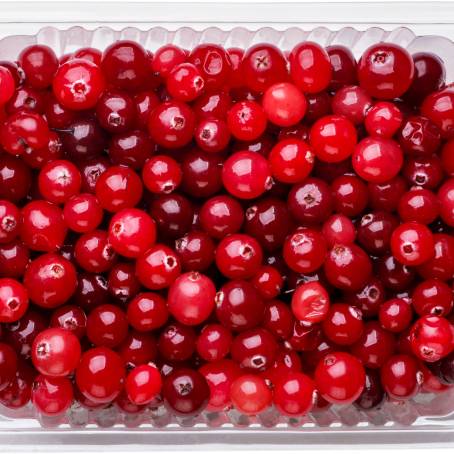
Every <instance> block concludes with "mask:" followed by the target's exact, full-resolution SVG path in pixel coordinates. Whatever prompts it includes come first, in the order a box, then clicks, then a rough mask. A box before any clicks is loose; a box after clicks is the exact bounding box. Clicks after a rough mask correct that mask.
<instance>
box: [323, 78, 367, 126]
mask: <svg viewBox="0 0 454 454" xmlns="http://www.w3.org/2000/svg"><path fill="white" fill-rule="evenodd" d="M331 105H332V109H333V112H334V113H335V114H336V115H343V116H344V117H346V118H348V119H349V120H350V121H351V122H352V123H354V124H355V125H360V124H363V123H364V120H365V117H366V114H367V112H368V110H369V109H370V108H371V107H372V98H371V96H370V95H369V93H367V92H366V90H364V89H363V88H361V87H358V86H357V85H349V86H347V87H343V88H341V89H339V90H338V91H337V92H336V94H335V95H334V96H333V100H332V103H331Z"/></svg>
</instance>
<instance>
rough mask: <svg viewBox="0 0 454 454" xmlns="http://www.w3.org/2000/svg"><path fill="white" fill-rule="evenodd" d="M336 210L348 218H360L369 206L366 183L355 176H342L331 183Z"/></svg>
mask: <svg viewBox="0 0 454 454" xmlns="http://www.w3.org/2000/svg"><path fill="white" fill-rule="evenodd" d="M331 191H332V196H333V204H334V209H335V211H337V212H338V213H342V214H343V215H345V216H348V217H354V216H358V215H359V214H360V213H361V212H362V211H364V209H365V208H366V206H367V202H368V194H367V187H366V185H365V183H364V182H363V181H362V180H361V179H360V178H358V177H355V176H353V175H342V176H340V177H337V178H336V179H335V180H334V181H333V182H332V183H331Z"/></svg>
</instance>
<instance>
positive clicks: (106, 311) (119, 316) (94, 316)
mask: <svg viewBox="0 0 454 454" xmlns="http://www.w3.org/2000/svg"><path fill="white" fill-rule="evenodd" d="M127 334H128V321H127V319H126V314H125V313H124V311H122V310H121V309H120V308H119V307H118V306H114V305H113V304H103V305H101V306H98V307H96V308H94V309H93V310H92V311H91V312H90V314H89V315H88V317H87V338H88V339H89V340H90V342H91V343H92V344H93V345H95V346H96V347H108V348H114V347H117V346H118V345H120V344H121V343H122V342H123V341H124V340H125V338H126V335H127Z"/></svg>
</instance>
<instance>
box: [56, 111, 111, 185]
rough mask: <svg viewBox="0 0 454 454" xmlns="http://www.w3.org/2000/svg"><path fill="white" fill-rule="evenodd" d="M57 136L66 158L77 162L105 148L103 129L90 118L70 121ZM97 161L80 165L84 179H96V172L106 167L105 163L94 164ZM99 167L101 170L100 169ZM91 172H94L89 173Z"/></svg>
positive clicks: (96, 154)
mask: <svg viewBox="0 0 454 454" xmlns="http://www.w3.org/2000/svg"><path fill="white" fill-rule="evenodd" d="M59 136H60V140H61V142H62V145H63V149H64V150H65V152H66V153H67V155H68V158H70V159H73V160H74V161H77V162H80V161H86V160H88V159H93V158H96V157H97V156H99V155H100V154H101V153H102V151H103V150H104V149H105V148H107V142H106V136H105V133H104V131H103V130H102V129H101V127H100V126H99V124H98V123H97V122H96V121H94V120H92V119H80V120H76V121H74V122H72V123H71V124H70V125H68V127H67V128H66V129H64V130H62V131H61V132H59ZM97 162H99V161H94V162H92V163H90V162H85V163H84V166H83V167H81V171H82V173H85V174H86V179H88V178H90V179H94V178H95V177H96V179H97V177H99V174H98V172H99V173H102V172H103V171H104V170H105V169H106V167H107V165H103V166H101V165H100V164H95V163H97ZM101 162H102V161H101ZM93 167H97V168H98V169H99V170H95V169H93ZM101 167H102V171H101V170H100V168H101ZM84 169H85V172H84ZM92 172H96V173H93V174H92V175H91V173H92ZM92 186H94V184H93V185H92ZM84 190H87V188H84ZM87 192H94V191H87Z"/></svg>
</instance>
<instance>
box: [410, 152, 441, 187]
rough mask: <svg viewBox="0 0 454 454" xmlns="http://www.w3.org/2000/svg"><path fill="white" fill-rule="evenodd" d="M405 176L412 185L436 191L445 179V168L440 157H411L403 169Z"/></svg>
mask: <svg viewBox="0 0 454 454" xmlns="http://www.w3.org/2000/svg"><path fill="white" fill-rule="evenodd" d="M402 174H403V176H404V177H405V178H406V179H407V180H408V182H409V183H410V184H413V185H416V186H420V187H423V188H426V189H435V188H436V187H438V186H439V185H440V182H441V180H442V178H443V168H442V163H441V160H440V158H439V157H438V156H436V155H432V156H426V157H410V158H408V159H407V161H406V162H405V165H404V167H403V172H402Z"/></svg>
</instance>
